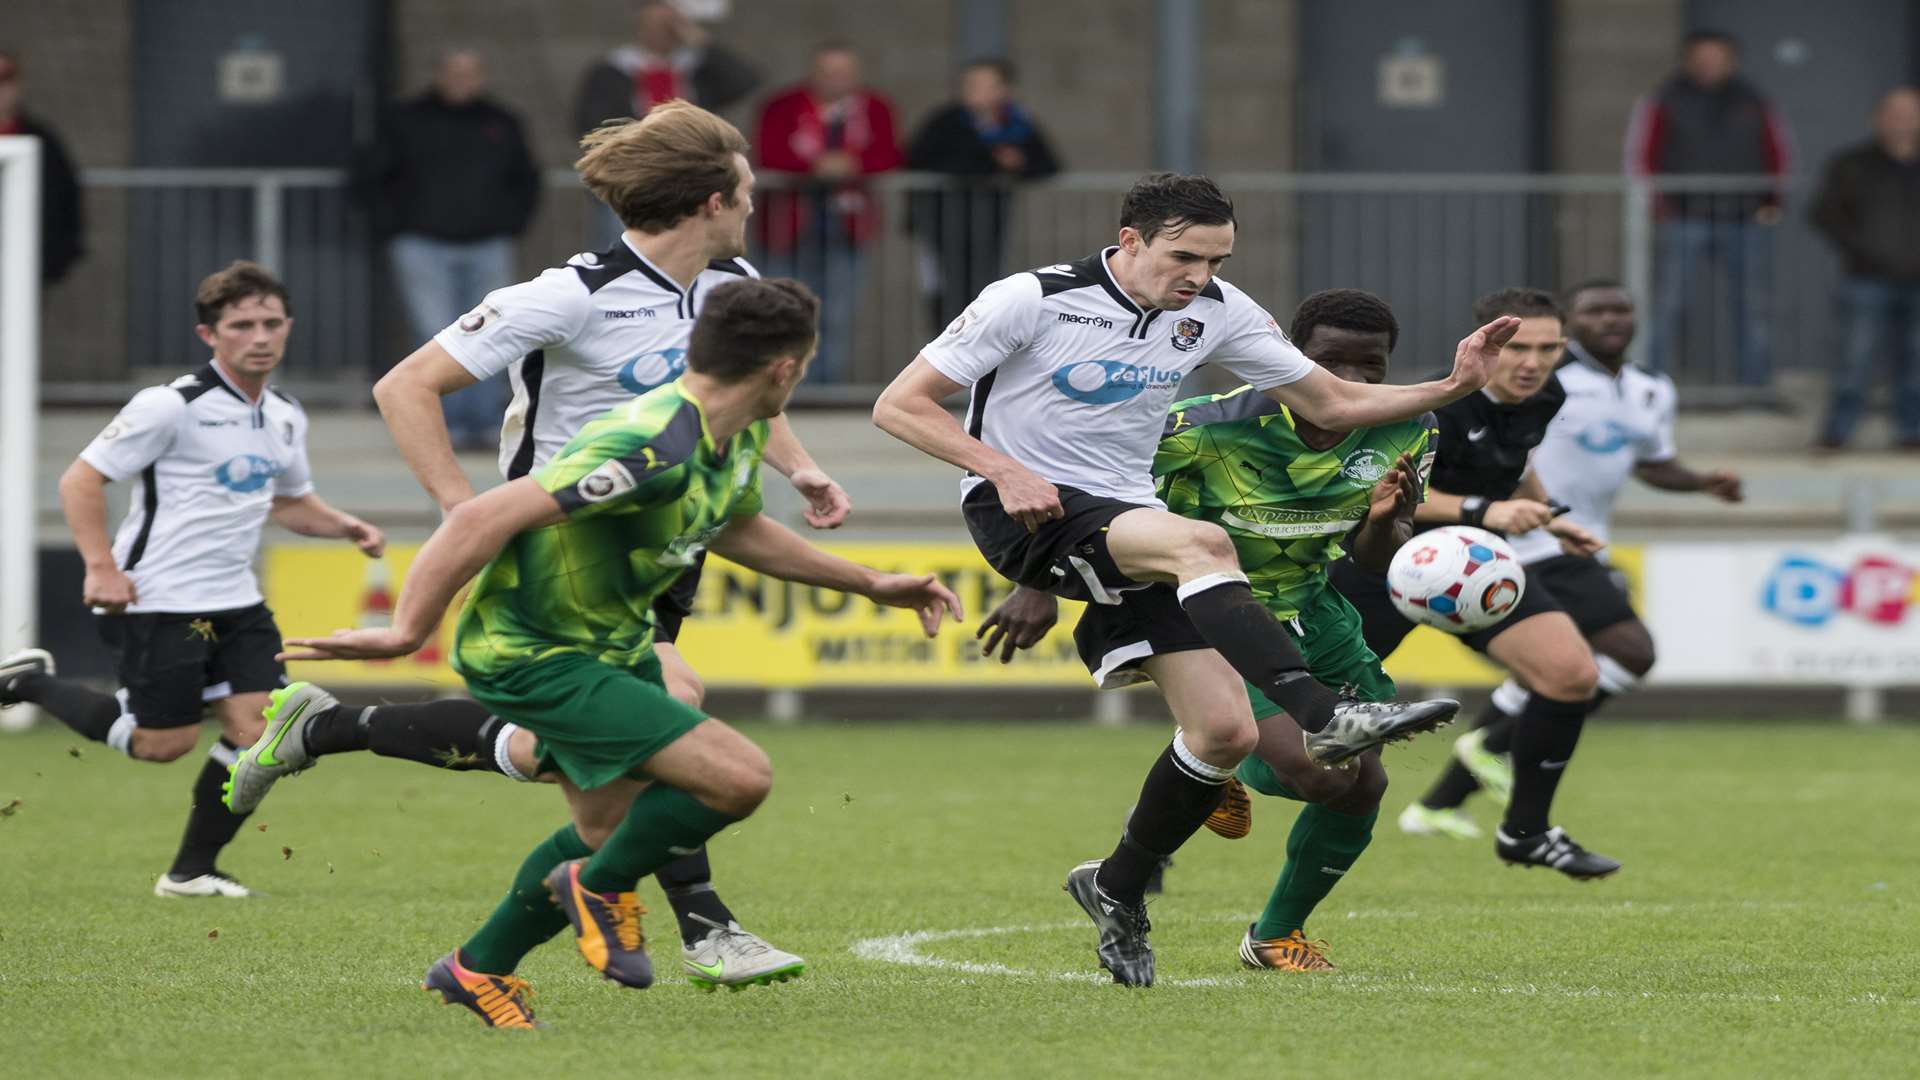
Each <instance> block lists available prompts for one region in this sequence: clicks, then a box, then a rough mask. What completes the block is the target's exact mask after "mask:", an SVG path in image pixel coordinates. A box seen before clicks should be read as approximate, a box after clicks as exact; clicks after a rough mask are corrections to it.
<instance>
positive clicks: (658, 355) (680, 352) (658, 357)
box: [620, 349, 687, 394]
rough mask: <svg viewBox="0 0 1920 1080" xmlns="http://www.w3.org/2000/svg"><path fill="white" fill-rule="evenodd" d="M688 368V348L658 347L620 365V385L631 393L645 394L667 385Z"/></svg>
mask: <svg viewBox="0 0 1920 1080" xmlns="http://www.w3.org/2000/svg"><path fill="white" fill-rule="evenodd" d="M686 370H687V350H685V349H658V350H655V351H654V352H650V353H641V354H640V355H639V356H636V357H634V358H633V359H631V360H629V361H627V362H626V363H624V364H622V365H620V385H621V386H623V387H625V388H626V389H627V390H628V391H629V392H630V393H634V394H644V393H646V392H647V391H649V390H652V389H654V388H655V387H660V386H665V385H667V384H668V383H670V382H672V381H673V380H675V379H677V378H679V377H680V375H681V373H683V372H685V371H686Z"/></svg>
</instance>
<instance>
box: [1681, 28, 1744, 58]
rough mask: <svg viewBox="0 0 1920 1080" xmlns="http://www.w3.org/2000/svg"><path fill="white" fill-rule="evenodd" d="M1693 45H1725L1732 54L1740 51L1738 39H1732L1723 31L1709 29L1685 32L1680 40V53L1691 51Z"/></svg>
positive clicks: (1731, 36) (1730, 35)
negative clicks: (1685, 34)
mask: <svg viewBox="0 0 1920 1080" xmlns="http://www.w3.org/2000/svg"><path fill="white" fill-rule="evenodd" d="M1695 45H1725V46H1726V47H1727V48H1729V49H1732V50H1733V51H1734V52H1739V51H1740V39H1739V38H1737V37H1734V36H1733V35H1732V34H1729V33H1727V32H1726V31H1725V30H1718V29H1713V28H1711V27H1702V28H1700V29H1698V30H1689V31H1687V36H1686V37H1684V38H1681V39H1680V51H1681V52H1682V53H1684V52H1686V51H1688V50H1689V49H1692V48H1693V47H1694V46H1695Z"/></svg>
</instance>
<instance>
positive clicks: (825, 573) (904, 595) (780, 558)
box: [713, 514, 966, 637]
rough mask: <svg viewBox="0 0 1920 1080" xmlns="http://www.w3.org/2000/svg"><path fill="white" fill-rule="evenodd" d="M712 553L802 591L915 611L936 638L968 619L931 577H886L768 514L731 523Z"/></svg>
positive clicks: (716, 540)
mask: <svg viewBox="0 0 1920 1080" xmlns="http://www.w3.org/2000/svg"><path fill="white" fill-rule="evenodd" d="M713 551H714V553H715V554H717V555H720V556H722V557H723V558H726V559H730V560H732V561H734V562H737V563H739V564H740V565H741V566H744V567H746V568H747V569H749V570H758V571H759V572H760V573H763V574H766V575H768V576H770V577H777V578H780V579H781V580H783V581H792V582H795V583H798V584H801V585H818V586H820V587H822V588H826V589H835V590H838V591H840V592H845V593H854V594H855V595H858V596H864V597H866V598H867V599H869V600H872V601H874V602H876V603H881V604H886V605H887V606H889V607H901V608H911V609H913V611H914V612H915V613H916V614H918V615H919V616H920V627H921V629H923V630H925V631H926V632H927V636H928V637H932V636H933V635H934V634H935V633H937V632H938V631H939V629H940V621H941V619H942V618H944V617H945V616H946V615H949V614H951V615H952V616H953V618H954V621H956V622H958V621H959V620H960V619H963V618H965V617H966V613H965V612H964V611H963V610H962V609H961V607H960V598H959V597H957V596H955V595H954V594H953V591H952V590H951V589H948V588H947V587H946V586H945V585H942V584H940V581H939V579H938V578H936V577H934V576H933V575H932V574H919V575H915V574H886V573H882V572H880V571H878V570H875V569H874V568H872V567H870V566H862V565H860V564H859V563H857V562H852V561H849V560H847V559H843V558H841V557H840V556H838V555H831V554H828V553H827V552H824V551H821V550H820V549H819V548H817V547H814V546H813V545H812V544H809V543H807V542H806V540H804V539H802V538H801V536H800V534H798V533H796V532H794V531H793V530H792V529H789V528H787V527H786V526H785V525H782V524H780V523H779V522H777V521H775V520H773V519H772V518H770V517H768V516H766V515H765V514H749V515H747V516H745V517H738V518H735V519H733V522H732V523H731V524H729V525H728V526H727V527H726V529H725V530H724V531H723V532H721V533H720V535H719V536H716V537H714V540H713Z"/></svg>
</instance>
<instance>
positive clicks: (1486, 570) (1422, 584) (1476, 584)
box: [1387, 525, 1527, 634]
mask: <svg viewBox="0 0 1920 1080" xmlns="http://www.w3.org/2000/svg"><path fill="white" fill-rule="evenodd" d="M1526 591H1527V572H1526V570H1525V569H1523V568H1522V567H1521V565H1520V560H1519V559H1518V558H1517V557H1515V555H1514V553H1513V548H1511V547H1509V546H1508V545H1507V542H1506V541H1505V540H1502V539H1500V538H1499V537H1498V536H1495V535H1494V534H1492V533H1490V532H1488V531H1487V530H1485V529H1476V528H1474V527H1473V526H1471V525H1447V526H1443V527H1441V528H1438V529H1434V530H1432V531H1430V532H1423V533H1421V534H1419V535H1418V536H1415V537H1414V538H1413V539H1412V540H1409V541H1407V543H1406V544H1404V545H1403V546H1402V547H1401V548H1400V550H1399V551H1397V552H1395V553H1394V556H1393V562H1392V563H1391V564H1390V565H1389V566H1388V567H1387V594H1388V595H1389V596H1391V597H1393V606H1394V607H1396V608H1398V609H1400V614H1402V615H1405V616H1406V617H1407V618H1409V619H1412V620H1413V621H1414V622H1417V623H1425V624H1426V625H1428V626H1434V627H1438V628H1440V629H1442V630H1445V631H1446V632H1447V633H1449V634H1470V633H1472V632H1473V631H1475V630H1484V629H1486V628H1487V627H1489V626H1492V625H1493V624H1495V623H1497V622H1499V621H1500V620H1501V619H1504V618H1506V617H1507V613H1508V612H1510V611H1512V610H1513V609H1514V607H1515V606H1516V605H1518V604H1519V603H1520V597H1521V595H1522V594H1523V593H1525V592H1526Z"/></svg>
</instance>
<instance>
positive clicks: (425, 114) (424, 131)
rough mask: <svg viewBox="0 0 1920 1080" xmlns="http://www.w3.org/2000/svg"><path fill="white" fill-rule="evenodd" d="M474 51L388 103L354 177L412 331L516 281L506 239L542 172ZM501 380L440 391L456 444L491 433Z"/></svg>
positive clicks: (525, 213) (456, 55) (488, 438)
mask: <svg viewBox="0 0 1920 1080" xmlns="http://www.w3.org/2000/svg"><path fill="white" fill-rule="evenodd" d="M486 88H487V69H486V64H485V62H484V61H482V60H481V59H480V56H479V54H477V53H473V52H468V51H465V50H456V51H452V52H448V53H446V54H445V55H444V56H442V57H441V58H440V62H439V65H438V66H437V67H436V68H435V69H434V76H433V86H432V87H431V88H430V89H429V90H428V91H427V92H426V93H424V94H422V95H420V96H419V97H417V98H415V99H413V100H411V101H408V102H404V103H402V104H401V105H400V106H398V107H397V108H395V109H394V110H393V113H392V115H391V116H390V117H389V119H388V122H387V126H386V130H385V132H384V133H383V134H382V136H381V138H380V140H379V142H378V143H377V144H376V145H375V147H374V148H373V150H372V152H371V153H369V154H368V155H367V156H366V157H365V158H364V159H363V160H362V161H361V162H359V163H358V169H357V173H358V175H357V177H356V182H357V186H358V187H359V189H360V191H361V193H362V196H363V197H364V198H365V199H366V200H367V201H368V203H369V205H370V207H371V209H372V213H373V217H374V225H375V228H376V229H377V230H378V231H379V232H380V233H381V235H383V236H389V237H391V240H390V241H389V245H388V251H389V253H390V254H391V255H392V257H393V272H394V276H395V277H396V278H397V279H398V282H399V286H400V295H401V297H402V298H403V299H404V301H405V302H406V305H407V320H408V327H409V329H410V330H411V331H412V333H413V339H414V340H415V341H425V340H427V339H429V338H431V337H433V335H435V334H437V333H439V332H440V331H442V330H444V329H446V328H447V327H449V326H451V325H453V324H454V322H456V321H457V320H458V319H459V318H460V316H461V315H463V314H465V313H466V312H467V311H468V310H469V309H471V308H473V307H474V306H475V305H476V304H478V303H480V300H481V298H483V297H485V296H486V295H487V293H489V292H492V291H493V290H494V289H498V288H500V287H502V286H504V285H511V284H513V282H514V280H515V278H516V277H518V274H517V273H516V272H515V267H514V255H513V238H514V236H515V235H517V234H518V233H520V232H521V231H523V230H524V229H525V228H526V226H527V221H528V219H529V218H531V217H532V216H533V208H534V204H535V203H536V202H537V201H538V200H539V197H540V174H539V172H538V171H537V170H536V169H535V167H534V164H533V157H532V155H530V154H529V153H528V152H527V144H526V140H525V138H524V137H523V135H522V134H521V129H520V120H519V118H518V117H517V116H515V115H514V114H513V113H512V112H510V111H509V110H507V109H506V108H504V107H502V106H501V105H499V104H497V103H495V102H494V101H492V100H490V99H489V98H487V97H486ZM507 396H508V395H507V384H506V380H505V379H502V378H493V379H488V380H486V381H485V382H481V383H477V384H475V385H473V386H470V387H468V388H466V389H464V390H461V391H459V392H458V393H455V394H452V395H449V396H448V397H447V398H446V400H445V402H444V406H445V412H446V418H447V433H448V435H450V436H451V437H452V439H453V443H454V445H455V446H456V447H459V448H461V449H465V450H477V449H491V448H492V447H493V446H495V445H496V444H497V443H498V442H499V439H500V417H501V414H502V413H503V412H504V411H505V410H506V405H507Z"/></svg>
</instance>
